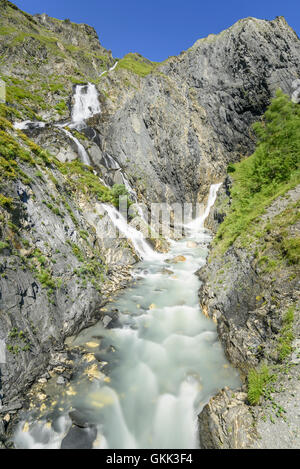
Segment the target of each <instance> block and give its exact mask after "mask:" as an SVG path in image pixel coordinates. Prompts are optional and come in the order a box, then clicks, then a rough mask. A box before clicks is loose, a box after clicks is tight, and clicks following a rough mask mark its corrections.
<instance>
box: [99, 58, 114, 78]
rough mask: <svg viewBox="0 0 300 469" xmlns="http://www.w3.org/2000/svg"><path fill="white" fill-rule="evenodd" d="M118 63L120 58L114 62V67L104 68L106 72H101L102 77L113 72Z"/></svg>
mask: <svg viewBox="0 0 300 469" xmlns="http://www.w3.org/2000/svg"><path fill="white" fill-rule="evenodd" d="M117 65H118V60H117V61H116V62H115V63H114V64H113V66H112V67H110V69H109V70H104V72H102V73H100V77H102V76H103V75H106V74H107V73H109V72H112V71H113V70H114V69H115V68H116V66H117Z"/></svg>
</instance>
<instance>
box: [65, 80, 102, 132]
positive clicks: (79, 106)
mask: <svg viewBox="0 0 300 469" xmlns="http://www.w3.org/2000/svg"><path fill="white" fill-rule="evenodd" d="M100 113H101V109H100V104H99V99H98V91H97V88H96V86H95V85H94V84H92V83H88V84H87V85H76V88H75V94H74V106H73V108H72V114H71V117H72V122H73V124H75V125H76V124H80V123H82V122H83V121H85V120H87V119H89V118H91V117H93V116H94V115H96V114H100Z"/></svg>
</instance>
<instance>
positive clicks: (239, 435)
mask: <svg viewBox="0 0 300 469" xmlns="http://www.w3.org/2000/svg"><path fill="white" fill-rule="evenodd" d="M226 192H227V189H226V183H225V184H224V185H223V187H222V188H221V190H220V192H219V195H218V200H217V202H216V206H215V209H214V211H213V212H212V215H211V217H210V220H209V221H208V223H209V225H210V226H211V227H212V228H213V229H214V230H215V229H216V228H217V220H218V217H219V215H220V214H226V211H227V210H228V207H229V206H230V198H229V197H228V196H227V195H226ZM299 198H300V186H299V185H298V186H296V187H295V188H294V189H292V190H290V191H289V192H288V193H287V194H286V195H285V196H284V197H279V198H277V199H276V200H275V201H274V202H273V203H272V204H271V205H270V206H269V207H268V208H267V209H266V211H265V213H264V214H263V215H262V216H261V217H260V219H259V221H258V222H257V226H256V228H257V230H259V231H260V232H262V233H264V226H265V225H266V224H267V223H270V226H271V227H272V229H270V230H269V233H268V234H265V235H262V236H261V238H262V239H259V241H257V242H252V243H251V244H249V245H246V246H242V245H239V244H238V242H236V243H235V244H234V245H233V246H231V247H230V248H229V249H227V251H226V252H225V253H224V254H222V255H221V256H220V254H219V253H217V255H216V250H217V247H213V248H212V252H211V257H210V260H209V263H208V265H206V266H205V267H204V268H203V269H201V270H200V271H199V276H200V279H201V280H202V286H201V289H200V292H199V297H200V302H201V304H202V308H203V312H204V313H205V314H206V315H207V316H209V317H211V318H212V319H213V320H214V321H215V323H216V324H217V328H218V334H219V337H220V340H221V342H222V344H223V347H224V350H225V353H226V355H227V357H228V359H229V360H230V362H231V363H232V364H233V365H234V366H235V367H236V368H238V369H239V370H240V371H241V377H242V378H243V380H244V381H245V380H246V378H247V374H248V371H249V369H251V368H254V367H255V368H258V367H259V365H260V363H262V362H265V361H267V362H268V363H269V365H271V366H272V365H273V366H274V365H275V364H278V363H279V362H280V358H279V355H278V353H279V352H278V344H279V343H280V342H279V339H280V337H281V335H280V333H281V330H282V327H283V318H284V316H285V314H286V312H287V311H288V310H289V308H290V307H291V306H292V305H294V306H295V318H294V324H293V329H294V334H295V341H294V344H293V346H294V347H295V353H294V354H293V355H292V356H291V359H290V361H289V362H288V363H287V364H286V365H285V366H286V367H287V368H288V367H289V366H291V370H292V371H289V372H288V373H286V372H283V373H282V370H280V369H279V368H278V369H277V371H278V372H279V373H282V374H279V375H278V380H277V382H276V384H275V385H274V386H273V388H274V389H275V398H274V399H275V401H276V405H277V406H282V408H284V409H285V410H284V418H282V416H280V417H278V415H277V416H275V417H274V416H272V414H271V415H270V408H271V409H272V406H270V405H269V406H268V401H266V402H265V401H264V400H262V403H261V407H259V408H258V409H253V408H251V413H250V411H249V409H250V408H249V405H248V403H247V399H246V396H244V399H243V403H241V402H237V401H236V395H237V394H236V393H235V392H234V391H229V390H227V391H222V392H221V393H219V394H218V395H217V396H216V397H215V398H213V399H212V400H211V401H210V402H209V404H208V405H207V406H206V407H205V409H204V411H203V412H202V413H201V415H200V417H199V419H200V420H199V421H200V438H201V442H202V445H203V448H250V447H251V448H252V447H253V448H254V447H255V448H298V447H299V446H300V443H299V432H298V430H297V428H298V425H299V422H298V416H297V414H296V413H295V411H294V410H295V409H296V408H298V406H299V396H298V388H299V386H298V380H297V378H296V376H298V373H299V370H298V368H299V363H298V353H299V275H298V273H299V270H298V269H297V266H296V265H292V264H289V263H284V262H282V263H281V264H280V267H279V268H278V269H276V270H275V271H274V272H272V270H271V271H270V272H268V270H264V269H263V267H262V266H261V265H260V263H259V262H257V259H256V255H255V252H256V249H257V247H258V246H260V247H259V248H260V249H261V246H262V245H261V244H259V243H268V242H270V240H272V238H273V239H274V238H275V239H276V237H280V232H279V233H277V231H276V217H277V216H279V215H281V214H282V213H284V211H285V210H286V209H289V210H291V211H292V210H295V208H294V207H295V203H296V202H297V201H298V200H299ZM299 233H300V225H299V222H295V223H292V224H291V226H289V228H288V231H287V232H286V233H285V235H286V236H288V235H291V234H292V235H293V236H299ZM279 239H280V238H279ZM266 245H267V244H266ZM263 252H264V254H265V255H266V256H267V257H268V256H270V258H271V259H272V254H273V253H272V248H270V247H269V248H266V247H265V249H264V251H263ZM297 305H298V306H297ZM283 369H284V368H283ZM277 371H276V372H277ZM287 375H288V376H287ZM272 402H273V403H274V401H272ZM275 408H276V406H275ZM292 409H293V410H292ZM275 420H276V421H275ZM254 424H255V428H256V430H255V431H254V429H253V425H254ZM274 424H276V425H274Z"/></svg>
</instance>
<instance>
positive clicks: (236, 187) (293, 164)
mask: <svg viewBox="0 0 300 469" xmlns="http://www.w3.org/2000/svg"><path fill="white" fill-rule="evenodd" d="M254 129H255V132H256V134H257V136H258V144H257V148H256V151H255V153H254V154H253V155H251V156H250V157H248V158H245V159H244V160H243V161H241V162H240V163H237V164H234V165H233V164H231V165H230V166H229V168H228V170H229V172H230V173H231V175H232V178H233V186H232V188H231V197H232V205H231V208H230V211H229V213H228V215H227V217H226V218H225V220H224V222H223V223H222V224H221V226H220V228H219V230H218V233H217V236H216V239H215V245H216V246H217V249H218V250H219V252H221V253H223V252H225V251H226V250H227V249H228V248H229V247H230V246H231V245H232V244H233V243H234V242H235V241H236V239H237V238H240V240H241V241H243V240H244V241H245V242H246V243H247V236H248V233H249V232H250V231H251V230H252V231H254V230H255V229H257V227H256V223H257V220H258V219H259V217H260V216H261V214H262V213H263V212H264V210H265V209H266V207H268V206H269V205H270V204H271V203H272V201H273V200H274V199H275V198H277V197H279V196H280V195H283V194H285V193H286V192H287V191H288V190H289V189H291V188H293V187H295V186H296V185H297V184H299V183H300V171H299V161H300V106H299V105H297V104H293V103H292V102H291V101H290V99H289V98H288V96H286V95H284V94H283V93H282V92H280V91H278V92H277V96H276V98H275V99H273V101H272V103H271V105H270V106H269V108H268V110H267V111H266V113H265V115H264V117H263V119H262V121H261V122H259V123H256V124H255V125H254ZM292 244H293V247H292V252H291V253H290V254H288V255H289V257H290V259H291V260H293V261H295V260H296V258H297V255H296V252H295V251H297V252H299V251H298V250H299V242H298V241H293V243H292Z"/></svg>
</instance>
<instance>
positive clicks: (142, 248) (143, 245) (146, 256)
mask: <svg viewBox="0 0 300 469" xmlns="http://www.w3.org/2000/svg"><path fill="white" fill-rule="evenodd" d="M104 208H105V210H106V212H107V214H108V216H109V218H110V219H111V221H112V222H113V224H114V226H115V227H116V228H118V230H119V231H120V232H121V233H122V234H123V235H124V236H125V237H126V238H127V239H129V240H130V241H131V242H132V244H133V247H134V249H135V251H136V253H137V254H138V255H139V256H140V258H141V259H143V260H147V261H155V260H158V259H161V258H162V256H161V255H160V254H158V253H157V252H155V251H154V250H153V249H152V248H151V246H149V244H148V243H147V241H146V240H145V238H144V237H143V235H142V233H141V232H140V231H137V230H136V229H135V228H133V227H131V226H130V225H129V224H128V223H127V221H126V219H125V218H124V217H123V215H122V214H121V213H120V212H118V210H117V209H116V208H115V207H113V206H111V205H104Z"/></svg>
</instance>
